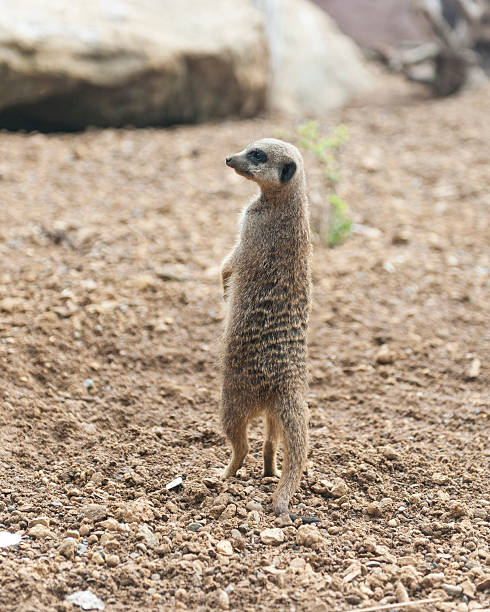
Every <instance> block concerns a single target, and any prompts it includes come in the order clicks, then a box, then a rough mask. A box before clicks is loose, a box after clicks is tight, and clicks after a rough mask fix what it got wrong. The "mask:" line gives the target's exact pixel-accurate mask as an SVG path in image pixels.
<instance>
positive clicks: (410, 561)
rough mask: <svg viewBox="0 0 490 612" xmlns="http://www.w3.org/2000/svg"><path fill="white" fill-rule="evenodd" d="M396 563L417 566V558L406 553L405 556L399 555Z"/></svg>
mask: <svg viewBox="0 0 490 612" xmlns="http://www.w3.org/2000/svg"><path fill="white" fill-rule="evenodd" d="M397 561H398V565H400V566H401V567H404V566H405V565H413V567H417V559H416V558H415V557H414V556H412V555H406V556H405V557H399V558H398V559H397Z"/></svg>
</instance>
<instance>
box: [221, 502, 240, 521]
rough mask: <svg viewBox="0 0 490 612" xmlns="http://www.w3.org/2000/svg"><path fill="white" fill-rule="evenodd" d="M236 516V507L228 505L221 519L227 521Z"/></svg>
mask: <svg viewBox="0 0 490 612" xmlns="http://www.w3.org/2000/svg"><path fill="white" fill-rule="evenodd" d="M235 514H236V506H235V504H228V505H227V506H226V508H225V509H224V510H223V512H222V513H221V516H220V519H221V520H223V521H226V520H227V519H231V518H233V517H234V516H235Z"/></svg>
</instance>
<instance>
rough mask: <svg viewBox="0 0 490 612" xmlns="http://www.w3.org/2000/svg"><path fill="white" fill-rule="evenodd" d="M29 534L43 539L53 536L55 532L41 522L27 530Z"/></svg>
mask: <svg viewBox="0 0 490 612" xmlns="http://www.w3.org/2000/svg"><path fill="white" fill-rule="evenodd" d="M27 535H29V536H31V538H36V539H43V538H52V537H53V533H52V532H51V531H50V530H49V529H48V528H47V527H46V526H45V525H41V524H37V525H34V527H31V528H30V529H29V531H28V532H27Z"/></svg>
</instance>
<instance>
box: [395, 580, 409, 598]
mask: <svg viewBox="0 0 490 612" xmlns="http://www.w3.org/2000/svg"><path fill="white" fill-rule="evenodd" d="M395 597H396V600H397V601H398V602H399V603H404V602H406V601H409V600H410V597H409V596H408V593H407V589H406V588H405V587H404V586H403V584H402V583H401V582H397V583H396V586H395Z"/></svg>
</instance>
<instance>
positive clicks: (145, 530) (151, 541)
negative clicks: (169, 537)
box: [138, 525, 160, 548]
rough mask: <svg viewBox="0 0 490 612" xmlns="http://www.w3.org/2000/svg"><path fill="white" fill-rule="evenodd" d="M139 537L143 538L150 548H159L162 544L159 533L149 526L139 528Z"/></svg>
mask: <svg viewBox="0 0 490 612" xmlns="http://www.w3.org/2000/svg"><path fill="white" fill-rule="evenodd" d="M138 535H139V536H140V537H142V538H143V539H144V540H145V542H146V543H147V544H148V546H149V547H150V548H157V547H158V545H159V544H160V538H159V536H158V534H157V533H153V531H152V530H151V529H150V528H149V527H148V525H140V526H139V528H138Z"/></svg>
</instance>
